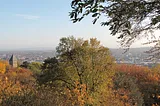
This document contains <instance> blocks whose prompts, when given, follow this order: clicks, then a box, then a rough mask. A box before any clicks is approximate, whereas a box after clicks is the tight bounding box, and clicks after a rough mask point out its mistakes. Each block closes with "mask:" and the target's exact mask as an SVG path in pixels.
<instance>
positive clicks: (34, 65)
mask: <svg viewBox="0 0 160 106" xmlns="http://www.w3.org/2000/svg"><path fill="white" fill-rule="evenodd" d="M41 67H42V64H41V63H39V62H32V63H30V64H29V65H28V69H30V70H31V71H32V72H33V73H34V74H40V72H41Z"/></svg>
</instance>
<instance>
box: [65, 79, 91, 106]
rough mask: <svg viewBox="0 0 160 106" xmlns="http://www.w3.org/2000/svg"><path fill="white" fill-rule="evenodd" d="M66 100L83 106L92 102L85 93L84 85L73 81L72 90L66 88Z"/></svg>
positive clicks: (73, 104)
mask: <svg viewBox="0 0 160 106" xmlns="http://www.w3.org/2000/svg"><path fill="white" fill-rule="evenodd" d="M66 94H67V102H68V103H69V102H71V103H72V106H75V105H76V106H77V105H78V106H84V105H85V104H92V102H93V99H91V98H90V97H89V96H88V95H87V91H86V85H85V84H80V83H79V82H75V88H74V89H72V90H69V89H66Z"/></svg>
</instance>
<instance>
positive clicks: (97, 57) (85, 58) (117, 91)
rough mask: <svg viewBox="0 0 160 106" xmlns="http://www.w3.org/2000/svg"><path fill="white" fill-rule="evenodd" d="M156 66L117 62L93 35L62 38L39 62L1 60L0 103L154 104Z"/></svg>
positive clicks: (159, 96)
mask: <svg viewBox="0 0 160 106" xmlns="http://www.w3.org/2000/svg"><path fill="white" fill-rule="evenodd" d="M159 68H160V65H158V64H157V65H156V66H155V67H152V68H148V67H144V66H136V65H129V64H116V63H115V59H114V57H113V56H112V54H111V53H110V50H109V49H108V48H106V47H104V46H102V45H101V43H100V41H98V40H97V39H96V38H91V39H89V40H84V39H82V38H74V37H73V36H71V37H64V38H61V39H60V42H59V45H58V46H57V48H56V56H55V57H53V58H48V59H46V60H44V62H43V63H38V62H32V63H28V62H23V64H21V65H19V66H18V67H17V68H12V67H11V66H9V64H8V62H7V61H4V60H1V61H0V72H1V74H0V80H1V81H0V86H1V87H0V105H1V106H159V105H160V71H159Z"/></svg>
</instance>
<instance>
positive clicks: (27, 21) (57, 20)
mask: <svg viewBox="0 0 160 106" xmlns="http://www.w3.org/2000/svg"><path fill="white" fill-rule="evenodd" d="M70 2H71V0H1V3H0V50H3V49H21V48H39V47H44V48H52V47H53V48H54V47H56V46H57V44H58V42H59V39H60V38H61V37H66V36H71V35H73V36H75V37H82V38H84V39H88V38H91V37H96V38H97V39H98V40H100V41H101V42H102V44H103V45H105V46H107V47H110V48H117V47H119V46H118V45H119V44H118V43H116V40H117V39H116V37H112V36H111V35H110V32H109V30H108V28H107V27H101V26H100V24H99V23H100V22H99V23H97V24H95V25H93V24H92V19H91V17H87V18H86V19H84V20H83V21H81V22H80V23H76V24H73V23H72V22H71V21H70V19H69V16H68V15H69V11H71V8H70ZM140 44H141V42H139V43H136V44H134V45H133V46H132V47H138V46H140Z"/></svg>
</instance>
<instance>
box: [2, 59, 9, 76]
mask: <svg viewBox="0 0 160 106" xmlns="http://www.w3.org/2000/svg"><path fill="white" fill-rule="evenodd" d="M7 67H9V64H8V62H7V61H2V60H1V61H0V73H3V74H4V73H5V72H6V69H7Z"/></svg>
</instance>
